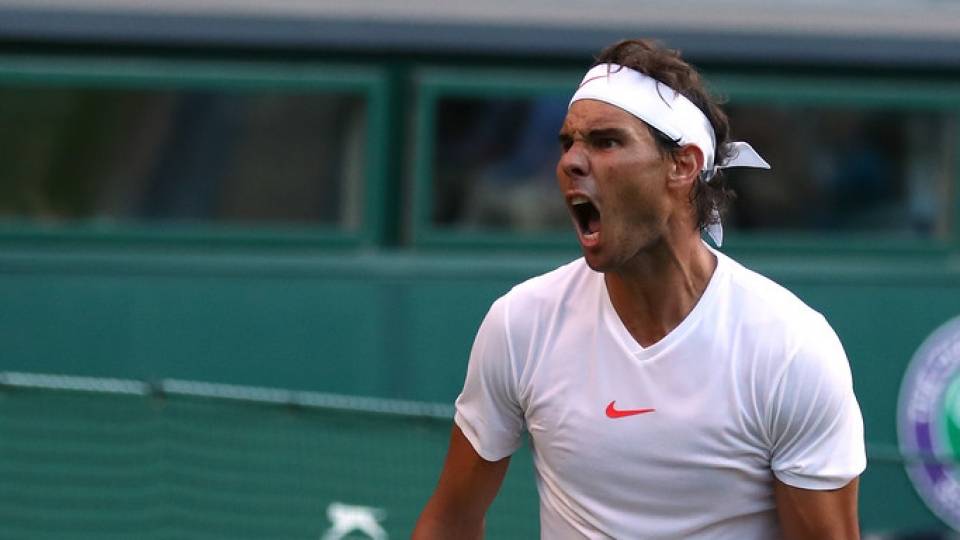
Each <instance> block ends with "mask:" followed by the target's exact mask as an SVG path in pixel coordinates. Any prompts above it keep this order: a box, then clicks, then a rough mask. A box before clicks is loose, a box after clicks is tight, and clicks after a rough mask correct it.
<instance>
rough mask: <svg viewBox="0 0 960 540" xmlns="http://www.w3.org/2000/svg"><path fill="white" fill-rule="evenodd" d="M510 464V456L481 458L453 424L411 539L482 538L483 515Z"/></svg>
mask: <svg viewBox="0 0 960 540" xmlns="http://www.w3.org/2000/svg"><path fill="white" fill-rule="evenodd" d="M509 464H510V458H509V457H506V458H503V459H501V460H500V461H487V460H485V459H483V458H482V457H480V455H479V454H477V451H476V450H474V449H473V445H471V444H470V441H468V440H467V438H466V437H465V436H464V435H463V432H462V431H460V428H459V427H457V426H456V425H454V426H453V433H451V434H450V449H449V450H448V451H447V459H446V462H445V463H444V465H443V472H441V473H440V481H439V482H437V488H436V490H434V492H433V496H432V497H430V500H429V501H428V502H427V505H426V507H424V509H423V512H422V513H421V514H420V519H419V520H417V526H416V528H414V530H413V539H414V540H439V539H448V538H456V539H461V538H464V539H478V538H482V537H483V517H484V515H485V514H486V513H487V508H488V507H489V506H490V503H491V502H493V498H494V497H495V496H496V495H497V491H499V490H500V484H501V483H503V477H504V476H505V475H506V473H507V466H508V465H509Z"/></svg>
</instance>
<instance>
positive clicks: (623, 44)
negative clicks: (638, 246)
mask: <svg viewBox="0 0 960 540" xmlns="http://www.w3.org/2000/svg"><path fill="white" fill-rule="evenodd" d="M599 64H619V65H621V66H624V67H628V68H630V69H633V70H636V71H639V72H641V73H643V74H645V75H647V76H649V77H652V78H654V79H656V80H658V81H660V82H662V83H663V84H666V85H667V86H669V87H670V88H672V89H674V90H675V91H677V92H679V93H680V94H682V95H683V96H684V97H686V98H687V99H689V100H690V101H691V102H693V104H694V105H696V106H697V107H698V108H699V109H700V110H701V111H702V112H703V114H704V115H706V117H707V119H708V120H709V121H710V125H712V126H713V133H714V136H715V138H716V149H717V150H716V156H715V157H714V162H715V163H723V162H724V161H725V160H726V159H727V158H728V157H730V150H729V149H728V147H727V143H728V142H729V141H730V123H729V122H728V121H727V115H726V113H724V112H723V110H722V109H720V103H721V101H720V99H719V98H717V97H715V96H713V95H712V94H710V92H709V91H707V89H706V88H705V87H704V84H703V81H702V79H701V78H700V74H699V73H697V70H696V69H694V68H693V66H691V65H690V64H688V63H687V62H685V61H684V60H683V59H682V58H681V57H680V53H679V52H678V51H675V50H673V49H668V48H666V47H664V46H663V45H661V44H660V43H658V42H656V41H654V40H649V39H629V40H624V41H620V42H618V43H614V44H613V45H610V46H609V47H607V48H605V49H604V50H603V51H601V52H600V55H599V56H597V59H596V62H594V64H593V65H594V66H596V65H599ZM647 127H648V128H649V129H650V133H651V134H652V135H653V138H654V140H655V141H656V144H657V147H658V148H659V149H660V151H661V152H662V153H663V154H664V155H673V153H674V152H676V151H677V150H679V149H680V145H679V144H678V143H677V141H674V140H673V139H671V138H670V137H667V136H666V135H665V134H663V133H662V132H660V131H659V130H657V129H654V128H653V127H651V126H650V125H649V124H648V125H647ZM733 198H734V193H733V190H731V189H729V188H728V187H727V186H726V182H725V180H724V178H723V174H722V169H718V170H717V173H716V175H715V176H714V177H713V178H712V179H711V180H710V182H709V183H708V182H695V183H694V187H693V190H692V191H691V192H690V202H691V203H692V204H693V206H694V208H695V209H696V213H697V227H698V228H699V229H701V230H702V229H704V228H706V227H707V225H710V224H711V223H713V222H715V221H716V218H715V217H714V213H713V210H714V209H716V210H717V211H718V212H723V211H724V210H725V209H726V207H727V205H728V204H729V202H730V201H731V200H732V199H733Z"/></svg>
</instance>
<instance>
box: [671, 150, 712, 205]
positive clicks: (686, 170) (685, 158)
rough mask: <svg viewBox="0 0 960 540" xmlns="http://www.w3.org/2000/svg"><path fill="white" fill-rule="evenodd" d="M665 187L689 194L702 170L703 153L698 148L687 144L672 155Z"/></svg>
mask: <svg viewBox="0 0 960 540" xmlns="http://www.w3.org/2000/svg"><path fill="white" fill-rule="evenodd" d="M671 161H672V163H671V164H670V169H669V173H668V175H667V185H668V186H670V187H672V188H674V189H679V190H681V191H683V193H689V190H690V189H691V188H692V187H693V185H694V182H696V181H697V179H699V178H700V171H701V170H702V169H703V152H702V151H701V150H700V148H699V147H697V146H694V145H692V144H688V145H686V146H684V147H682V148H680V149H679V150H677V151H675V152H674V153H673V159H672V160H671Z"/></svg>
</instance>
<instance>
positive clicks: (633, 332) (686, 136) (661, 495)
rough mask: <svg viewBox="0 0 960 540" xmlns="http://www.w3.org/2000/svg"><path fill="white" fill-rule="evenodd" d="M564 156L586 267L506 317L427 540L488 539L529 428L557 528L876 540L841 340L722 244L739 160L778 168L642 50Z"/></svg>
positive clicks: (595, 83)
mask: <svg viewBox="0 0 960 540" xmlns="http://www.w3.org/2000/svg"><path fill="white" fill-rule="evenodd" d="M560 146H561V148H562V154H561V157H560V160H559V163H558V164H557V181H558V184H559V186H560V194H561V195H562V196H563V197H564V198H565V200H566V203H567V207H568V208H569V210H570V215H571V218H572V221H573V226H574V228H575V230H576V233H577V238H578V239H579V241H580V246H581V249H582V252H583V258H581V259H578V260H576V261H573V262H571V263H569V264H567V265H565V266H562V267H560V268H558V269H556V270H554V271H552V272H549V273H547V274H544V275H542V276H539V277H535V278H533V279H531V280H529V281H527V282H525V283H521V284H520V285H517V286H516V287H514V288H513V290H511V291H510V292H509V293H507V294H506V295H504V296H503V297H501V298H500V299H498V300H497V301H496V302H494V304H493V305H492V307H491V308H490V310H489V312H488V313H487V316H486V318H485V319H484V321H483V323H482V325H481V327H480V330H479V331H478V333H477V337H476V340H475V342H474V346H473V350H472V352H471V355H470V362H469V367H468V369H467V376H466V382H465V383H464V387H463V392H462V393H461V394H460V396H459V398H458V399H457V403H456V416H455V426H454V428H453V434H452V437H451V441H450V448H449V452H448V455H447V459H446V463H445V464H444V467H443V471H442V473H441V476H440V480H439V483H438V485H437V488H436V491H435V492H434V494H433V496H432V497H431V499H430V500H429V502H428V503H427V505H426V507H425V508H424V510H423V513H422V514H421V516H420V519H419V521H418V523H417V527H416V530H415V531H414V538H417V539H433V538H444V539H447V538H451V539H453V538H456V539H461V538H479V537H481V536H482V534H483V522H484V515H485V513H486V510H487V508H488V506H489V505H490V503H491V501H492V500H493V499H494V497H495V496H496V493H497V491H498V489H499V487H500V484H501V481H502V479H503V477H504V474H505V473H506V471H507V465H508V463H509V460H510V455H511V454H512V453H513V452H514V451H516V450H517V448H518V447H519V446H520V444H521V437H522V435H523V432H524V431H526V432H528V433H529V436H530V440H531V446H532V450H533V457H534V464H535V467H536V473H537V487H538V490H539V494H540V526H541V534H542V537H543V538H548V539H573V538H617V539H665V538H671V539H679V538H683V539H709V540H720V539H736V540H743V539H772V538H787V539H805V540H808V539H818V540H819V539H850V538H857V537H858V536H859V531H858V524H857V478H858V476H859V475H860V473H861V472H862V471H863V470H864V467H865V465H866V458H865V452H864V443H863V420H862V417H861V414H860V408H859V405H858V404H857V401H856V398H855V397H854V393H853V385H852V380H851V374H850V367H849V364H848V362H847V358H846V355H845V353H844V351H843V348H842V346H841V344H840V341H839V340H838V339H837V336H836V334H835V333H834V332H833V330H832V329H831V328H830V326H829V324H828V323H827V322H826V320H825V319H824V318H823V316H822V315H820V314H819V313H817V312H816V311H814V310H812V309H811V308H809V307H807V306H806V305H805V304H804V303H803V302H801V301H800V300H799V299H797V298H796V297H795V296H794V295H793V294H791V293H790V292H788V291H787V290H786V289H784V288H782V287H780V286H779V285H777V284H776V283H774V282H772V281H770V280H768V279H766V278H764V277H762V276H760V275H758V274H756V273H754V272H752V271H750V270H748V269H746V268H744V267H743V266H741V265H740V264H738V263H737V262H736V261H734V260H732V259H730V258H729V257H727V256H726V255H724V254H722V253H720V252H718V251H716V250H715V249H713V248H711V247H709V246H708V245H707V244H706V243H705V242H704V241H703V240H702V239H701V231H706V232H707V233H708V234H709V235H710V236H712V237H713V239H714V243H715V244H717V245H718V246H719V244H720V243H721V242H722V229H721V228H720V222H719V214H718V211H719V210H720V209H721V207H722V205H723V203H724V198H725V196H726V193H727V192H726V191H725V189H724V188H723V184H722V178H721V174H722V169H723V168H725V167H733V166H741V167H761V168H767V167H768V165H767V164H766V162H764V160H763V159H762V158H761V157H760V156H759V155H757V153H756V152H755V151H754V150H753V149H752V148H751V147H750V145H748V144H746V143H742V142H731V141H730V140H729V126H728V123H727V118H726V116H725V115H724V113H723V112H722V110H721V109H720V108H719V107H718V106H717V103H716V102H715V100H714V99H713V98H712V97H711V96H710V95H709V94H708V92H707V91H706V90H705V89H704V87H703V84H702V82H701V80H700V77H699V75H698V74H697V72H696V71H695V70H694V69H693V68H692V67H691V66H690V65H688V64H687V63H686V62H684V61H683V60H682V59H681V58H680V56H679V55H678V54H677V53H676V52H674V51H670V50H667V49H664V48H662V47H660V46H659V45H657V44H655V43H653V42H650V41H642V40H634V41H625V42H621V43H617V44H615V45H613V46H611V47H609V48H607V49H606V50H604V51H603V52H602V53H601V54H600V56H599V58H598V61H597V63H596V65H594V67H593V68H591V69H590V70H589V71H588V72H587V74H586V76H585V77H584V78H583V82H581V84H580V86H579V88H578V89H577V91H576V93H575V94H574V95H573V98H572V100H571V102H570V107H569V109H568V112H567V116H566V119H565V120H564V123H563V127H562V128H561V130H560Z"/></svg>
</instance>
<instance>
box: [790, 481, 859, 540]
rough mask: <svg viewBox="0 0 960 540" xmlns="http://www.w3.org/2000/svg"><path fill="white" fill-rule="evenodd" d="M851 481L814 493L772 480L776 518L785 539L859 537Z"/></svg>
mask: <svg viewBox="0 0 960 540" xmlns="http://www.w3.org/2000/svg"><path fill="white" fill-rule="evenodd" d="M858 488H859V480H858V479H857V478H854V479H853V480H851V481H850V482H849V483H848V484H847V485H845V486H843V487H841V488H839V489H831V490H813V489H803V488H798V487H794V486H791V485H788V484H785V483H783V482H782V481H780V480H777V479H776V478H775V479H774V498H775V500H776V504H777V516H778V517H779V519H780V527H781V529H782V531H783V537H784V539H785V540H794V539H806V538H822V539H824V540H851V539H858V538H860V526H859V523H858V521H857V491H858Z"/></svg>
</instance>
